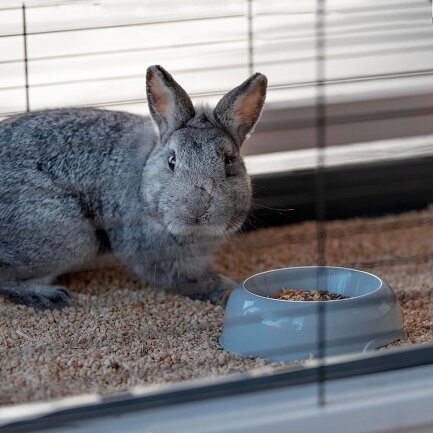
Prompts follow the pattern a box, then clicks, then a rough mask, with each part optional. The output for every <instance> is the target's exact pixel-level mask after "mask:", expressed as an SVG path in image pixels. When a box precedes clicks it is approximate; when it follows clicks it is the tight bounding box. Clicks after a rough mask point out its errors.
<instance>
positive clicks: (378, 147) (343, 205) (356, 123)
mask: <svg viewBox="0 0 433 433" xmlns="http://www.w3.org/2000/svg"><path fill="white" fill-rule="evenodd" d="M0 24H1V27H0V77H1V78H0V118H4V119H8V118H11V117H13V116H16V115H20V114H21V113H25V112H34V111H38V110H43V109H50V108H58V107H69V106H76V107H98V108H103V109H108V110H120V111H122V110H123V111H128V112H132V113H137V114H142V115H145V116H148V114H149V111H148V107H147V100H146V88H145V70H146V67H147V66H149V65H150V64H157V63H160V64H162V65H163V66H164V67H166V68H167V70H169V71H170V73H172V74H173V76H174V77H175V78H176V80H178V81H179V82H180V83H181V84H182V86H184V88H185V89H186V90H187V91H188V93H189V94H190V95H191V98H192V100H193V102H195V103H198V102H200V101H202V100H206V101H208V102H209V103H211V104H214V103H216V102H217V101H218V100H219V99H220V98H221V97H222V96H223V95H224V94H225V93H226V92H227V91H229V90H230V89H231V88H233V87H235V86H236V85H238V84H239V83H241V82H242V81H243V80H244V79H245V78H247V77H248V76H249V75H252V74H253V73H254V72H256V71H260V72H263V73H265V74H266V75H267V76H268V79H269V87H268V96H267V104H266V108H265V110H264V112H263V115H262V117H261V119H260V121H259V123H258V125H257V127H256V130H255V132H254V134H253V135H252V137H251V138H250V139H249V141H248V143H247V144H246V145H245V146H243V149H242V152H243V154H244V159H245V163H246V166H247V169H248V171H249V173H250V175H251V177H252V182H253V190H254V200H253V204H252V209H251V212H250V215H249V217H248V219H247V221H246V223H245V225H244V227H243V229H242V233H241V234H240V235H238V236H237V237H236V238H235V239H234V240H231V241H229V242H228V243H226V244H225V245H224V246H223V247H222V249H221V250H220V252H219V253H218V254H217V257H216V262H217V266H218V267H219V269H220V270H221V271H223V272H225V273H226V274H228V275H229V276H230V277H231V278H233V279H235V280H237V281H242V280H244V279H246V278H247V277H248V276H250V275H252V274H257V273H259V272H264V271H267V270H271V269H275V268H279V267H297V266H304V265H310V266H313V265H316V266H321V267H323V266H337V267H345V268H356V269H359V270H362V271H365V272H371V273H373V274H375V275H378V276H380V277H381V278H383V279H384V280H386V281H388V282H389V283H390V285H391V286H392V287H393V288H394V289H395V291H396V293H397V296H398V298H399V301H400V305H401V307H402V309H403V313H404V319H405V322H404V325H405V331H406V333H407V335H408V340H407V341H406V342H403V341H400V342H397V343H394V345H391V347H386V348H385V350H379V351H377V352H375V353H373V354H367V353H360V354H350V355H347V356H346V357H342V358H338V360H337V359H329V358H327V357H325V355H326V354H327V347H326V329H328V328H327V327H326V326H325V323H326V321H327V318H326V315H327V314H328V308H327V307H326V306H325V303H318V307H317V311H316V312H315V314H317V317H318V320H317V323H316V324H317V329H316V332H317V338H318V345H317V347H316V350H315V353H314V354H312V358H313V359H310V360H308V361H303V362H300V363H296V364H295V365H293V364H284V363H282V364H274V363H272V362H270V361H269V360H267V359H266V358H256V359H250V358H241V357H238V356H237V355H232V354H227V353H225V352H224V351H223V350H222V349H221V347H220V346H219V344H218V339H217V337H218V335H219V334H220V332H221V326H222V321H223V316H224V311H223V309H222V307H221V306H217V307H212V306H210V304H206V303H200V302H198V301H196V302H195V303H194V302H192V301H188V302H191V303H190V304H187V308H189V309H190V312H188V315H189V316H188V318H187V320H186V322H185V323H187V325H185V323H182V321H183V320H184V319H185V318H184V317H182V314H185V311H186V309H187V308H186V307H185V306H182V302H186V301H182V300H179V299H180V298H179V297H176V296H174V298H173V295H167V294H159V292H158V291H155V289H153V291H151V292H150V293H151V294H150V295H143V294H142V293H143V292H144V291H145V289H143V287H141V286H137V283H136V282H133V283H132V282H131V281H134V280H133V278H132V277H131V276H127V277H125V275H126V274H127V271H125V270H124V269H121V270H120V271H119V270H114V271H113V270H110V269H105V268H102V269H96V270H95V269H90V270H88V271H82V272H81V273H79V274H78V277H77V276H66V277H61V278H63V280H61V281H62V282H63V283H64V284H65V285H70V286H71V287H72V290H73V291H76V293H75V294H74V299H75V300H76V302H77V304H78V305H77V307H76V308H71V309H69V311H68V313H67V315H66V319H62V315H64V313H62V312H52V313H51V312H50V313H46V315H45V317H44V316H43V315H42V314H41V313H38V312H35V311H32V312H30V313H27V312H26V310H25V309H22V308H21V309H20V308H18V307H13V306H12V304H11V303H8V302H7V301H4V302H3V303H1V304H0V310H1V312H2V317H0V333H1V335H2V337H3V341H2V339H0V354H1V356H2V363H3V368H4V369H5V371H7V372H8V375H7V376H8V379H7V380H5V384H4V391H2V392H1V394H0V404H3V405H13V404H17V403H22V402H28V401H41V400H48V399H52V398H59V397H65V396H69V395H75V394H83V393H86V392H95V393H100V394H103V395H108V397H107V398H105V399H102V400H99V401H98V404H99V403H101V402H102V403H101V404H99V406H98V405H95V407H94V413H95V414H96V413H101V412H100V411H101V410H102V412H103V411H111V412H110V413H117V412H118V413H120V412H122V411H127V410H129V409H128V407H131V408H132V407H135V408H136V407H141V408H155V407H159V406H160V405H164V404H176V403H177V402H181V401H182V402H185V401H194V400H199V399H203V398H205V399H206V398H213V397H215V396H221V395H236V394H242V393H250V392H251V393H252V392H254V391H256V390H259V389H275V388H276V387H283V386H291V385H295V384H300V383H311V382H314V383H317V384H318V385H319V386H318V388H317V389H318V394H317V404H319V405H326V402H327V396H326V386H325V384H326V382H327V381H329V380H332V379H333V378H335V377H352V376H356V375H360V374H366V373H368V372H372V371H374V372H378V371H390V370H398V369H403V368H407V367H411V366H414V365H425V364H431V363H432V362H433V347H432V345H431V342H432V341H433V327H432V326H433V325H432V316H431V306H432V291H433V285H432V280H433V272H432V266H431V264H432V259H433V249H432V248H433V247H432V245H433V243H432V234H433V214H432V207H431V205H430V204H431V203H433V188H432V185H433V144H432V140H433V130H432V129H433V126H432V125H433V108H432V107H433V92H432V89H433V86H432V84H433V56H432V52H433V44H432V39H431V35H432V33H431V32H432V28H431V3H430V2H427V1H425V0H416V1H414V0H413V1H411V2H408V1H403V0H393V1H392V2H389V1H384V0H380V1H371V0H360V1H358V2H356V3H352V4H348V3H347V2H343V1H341V0H314V1H313V0H311V1H310V0H308V1H299V2H298V1H293V2H292V1H291V2H287V1H280V0H273V1H264V0H218V1H212V2H211V1H194V0H191V1H185V2H182V3H180V2H176V1H174V0H164V1H160V2H158V3H157V4H155V2H151V1H147V0H141V1H140V0H127V1H116V0H97V1H90V0H75V1H74V0H69V1H68V0H58V1H52V0H46V1H44V0H33V1H32V0H28V1H25V2H17V1H15V0H6V1H3V3H2V4H1V5H0ZM0 170H1V168H0ZM0 178H1V173H0ZM429 205H430V206H429ZM0 233H1V232H0ZM0 242H1V239H0ZM0 246H1V243H0ZM165 254H166V257H165V259H171V258H172V255H173V254H176V252H174V253H173V251H167V252H166V253H165ZM104 266H105V265H104ZM155 269H156V265H155ZM319 282H320V272H319V274H318V277H317V284H319ZM128 284H131V285H132V286H131V287H132V288H131V287H128V286H127V285H128ZM125 285H126V286H125ZM107 287H108V288H107ZM322 288H323V289H330V288H329V287H322ZM101 291H102V292H101ZM161 293H163V292H161ZM170 296H172V298H173V299H174V301H173V299H172V300H168V298H170ZM98 297H100V299H102V300H98ZM146 305H147V306H146ZM164 306H165V307H164ZM167 306H168V308H179V309H180V310H179V311H180V313H179V316H176V314H175V319H173V320H172V321H170V320H168V319H167V320H168V322H167V323H162V322H161V321H160V320H159V318H158V315H159V314H160V312H161V311H162V310H163V309H164V308H167ZM120 309H123V310H124V313H122V314H120V313H119V311H120ZM80 310H81V311H80ZM141 314H142V315H143V317H142V318H140V317H141V316H140V315H141ZM86 315H87V316H86ZM110 315H112V317H111V318H110ZM146 315H147V316H146ZM27 316H28V317H30V319H29V320H27V319H28V317H27ZM128 317H130V323H129V324H128V326H131V327H127V328H122V327H123V326H124V325H125V321H127V319H128ZM255 318H256V319H257V320H258V321H262V320H264V319H263V317H262V316H260V315H259V316H257V317H256V316H252V319H251V320H252V321H254V320H255ZM116 320H118V321H119V323H120V325H116ZM266 320H268V318H267V319H266ZM81 321H83V323H84V324H85V325H82V324H80V322H81ZM137 321H139V323H137ZM68 322H69V323H68ZM38 323H39V324H40V326H39V325H38ZM206 323H207V325H206ZM293 323H294V322H293ZM132 325H134V326H132ZM298 325H299V323H298ZM298 325H297V326H298ZM71 326H72V327H74V326H75V327H77V330H75V331H72V330H71ZM82 326H86V327H92V326H93V328H91V329H90V330H89V329H84V328H82ZM233 326H236V324H234V325H233ZM275 326H279V325H278V324H276V325H275ZM293 326H294V325H293ZM299 326H300V325H299ZM110 327H112V329H110ZM211 327H213V328H215V327H216V328H217V331H216V332H215V330H214V329H210V328H211ZM47 329H48V331H47ZM370 334H371V333H370ZM370 334H369V335H370ZM166 335H170V336H171V337H170V338H166V337H165V336H166ZM370 336H371V335H370ZM159 338H160V339H161V341H162V343H156V341H157V340H158V339H159ZM421 343H423V344H421ZM196 344H197V345H198V346H197V347H195V345H196ZM393 346H399V348H398V349H396V348H395V347H393ZM400 346H402V347H400ZM283 349H284V348H283ZM279 350H281V348H279ZM289 350H295V349H293V348H291V349H289ZM203 353H205V355H203ZM203 356H204V358H203ZM206 356H207V358H206ZM28 357H33V359H34V360H36V362H35V364H34V365H33V364H32V363H31V362H28V363H27V364H26V366H25V367H24V366H23V363H24V362H27V360H28V359H29V358H28ZM322 361H324V362H322ZM42 365H47V366H49V368H48V367H47V370H45V369H44V370H40V369H41V368H42V367H41V366H42ZM264 366H268V367H270V368H271V370H269V369H268V370H266V373H263V372H262V373H260V371H262V370H260V369H259V370H258V372H255V373H254V374H251V373H249V371H250V370H251V369H253V368H262V367H264ZM53 371H54V372H55V373H53ZM239 372H242V373H243V375H239V376H233V377H234V379H233V377H232V376H230V380H229V381H224V377H225V376H226V375H227V374H229V373H239ZM208 376H213V377H214V376H217V377H219V378H220V379H221V382H218V383H208V382H205V383H200V384H199V385H197V384H194V385H191V386H189V387H188V386H186V387H185V388H182V389H180V390H179V389H178V388H176V387H172V388H170V386H167V387H166V388H164V390H163V391H162V393H149V392H148V391H147V390H146V389H145V388H143V389H144V391H143V394H140V392H136V393H135V394H134V393H132V394H128V390H130V389H131V387H134V386H138V385H140V386H145V385H150V384H154V383H160V382H168V383H169V384H170V383H172V382H178V381H180V380H182V379H194V378H200V377H202V378H203V377H205V378H207V377H208ZM61 377H66V379H65V380H64V381H63V379H60V378H61ZM53 381H54V382H53ZM119 391H122V392H124V394H122V396H121V397H119V398H118V399H112V398H110V396H111V394H112V393H114V392H119ZM119 402H121V404H120V405H119ZM167 402H169V403H167ZM128 403H130V406H128ZM0 410H1V407H0ZM83 410H84V409H83V407H82V406H78V407H76V408H75V409H70V410H69V412H68V411H65V412H64V413H62V414H59V413H57V414H56V415H55V416H53V417H52V418H50V417H48V418H46V419H45V420H42V421H41V420H39V421H40V422H41V424H38V422H39V421H35V420H32V423H35V422H36V424H33V427H32V428H35V429H37V428H45V427H46V426H47V424H46V423H47V422H48V425H49V424H50V422H52V423H56V422H58V421H59V420H64V421H65V420H66V421H67V420H69V419H71V416H72V417H74V416H76V414H77V413H79V414H82V413H83ZM85 410H87V411H88V412H87V413H93V412H92V410H93V409H89V407H87V409H85ZM131 410H132V409H131ZM74 411H75V412H74ZM80 411H81V412H80ZM98 411H99V412H98ZM116 411H117V412H116ZM0 413H1V412H0ZM5 419H6V418H5ZM17 419H18V418H17ZM47 419H48V421H47ZM50 420H51V421H50ZM10 421H11V420H10V419H6V421H5V423H6V422H10ZM15 421H16V419H15ZM20 422H21V424H19V425H21V426H22V425H25V422H24V421H22V420H20ZM11 425H12V424H11ZM53 425H54V424H53ZM38 426H39V427H38ZM29 428H30V427H29Z"/></svg>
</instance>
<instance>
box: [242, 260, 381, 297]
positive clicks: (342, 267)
mask: <svg viewBox="0 0 433 433" xmlns="http://www.w3.org/2000/svg"><path fill="white" fill-rule="evenodd" d="M306 268H325V269H344V270H346V271H355V272H359V273H362V274H367V275H369V276H371V277H374V278H375V279H376V280H379V283H380V284H379V287H378V288H377V289H374V290H373V291H372V292H370V293H366V294H365V295H359V296H351V297H348V298H346V299H330V300H327V301H288V300H285V299H275V298H269V297H267V296H262V295H258V294H257V293H253V292H251V291H250V290H248V289H247V288H246V287H245V283H246V282H247V281H249V280H251V279H252V278H254V277H257V276H259V275H263V274H267V273H270V272H277V271H283V270H287V269H306ZM384 284H385V282H384V281H383V280H382V278H380V277H378V276H377V275H374V274H372V273H371V272H367V271H361V270H360V269H354V268H347V267H344V266H329V265H325V266H320V265H312V266H292V267H285V268H276V269H270V270H268V271H263V272H258V273H257V274H254V275H251V276H249V277H248V278H246V279H245V280H244V281H242V288H243V290H245V291H246V292H247V293H249V294H250V295H252V296H257V297H258V298H261V299H266V300H267V301H271V302H272V301H276V302H285V303H286V304H287V303H289V304H314V303H315V304H318V303H321V302H323V303H329V302H344V301H346V302H347V301H352V302H353V301H355V300H356V299H359V298H364V297H366V296H371V295H373V294H374V293H376V292H377V291H378V290H380V289H381V288H382V287H383V286H384ZM330 293H332V292H330ZM355 302H356V301H355Z"/></svg>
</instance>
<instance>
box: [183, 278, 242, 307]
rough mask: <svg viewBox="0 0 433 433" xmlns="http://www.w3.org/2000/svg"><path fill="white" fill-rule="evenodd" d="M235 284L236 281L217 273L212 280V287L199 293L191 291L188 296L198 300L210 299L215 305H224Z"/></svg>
mask: <svg viewBox="0 0 433 433" xmlns="http://www.w3.org/2000/svg"><path fill="white" fill-rule="evenodd" d="M235 286H236V283H235V282H234V281H232V280H230V279H229V278H226V277H224V276H222V275H218V277H217V278H215V279H214V280H213V281H212V287H211V288H209V290H207V291H205V292H200V293H192V294H189V295H188V297H189V298H191V299H194V300H199V301H210V302H211V303H212V304H215V305H225V304H226V303H227V299H228V297H229V295H230V293H231V292H232V290H233V289H234V288H235Z"/></svg>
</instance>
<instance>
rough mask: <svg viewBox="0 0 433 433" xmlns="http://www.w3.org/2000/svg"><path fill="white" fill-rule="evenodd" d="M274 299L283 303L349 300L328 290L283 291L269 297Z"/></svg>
mask: <svg viewBox="0 0 433 433" xmlns="http://www.w3.org/2000/svg"><path fill="white" fill-rule="evenodd" d="M269 297H270V298H272V299H279V300H281V301H337V300H340V299H347V298H349V296H344V295H341V294H340V293H332V292H328V291H327V290H300V289H298V290H293V289H283V290H282V291H281V292H278V293H277V294H275V295H272V296H269Z"/></svg>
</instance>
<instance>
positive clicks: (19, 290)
mask: <svg viewBox="0 0 433 433" xmlns="http://www.w3.org/2000/svg"><path fill="white" fill-rule="evenodd" d="M150 77H153V79H155V77H156V79H158V80H159V82H158V83H157V86H156V87H155V86H153V85H152V83H151V82H150ZM257 77H258V75H257V74H256V75H255V76H253V77H251V78H250V80H253V81H254V80H256V81H257ZM260 77H263V76H261V75H260ZM147 78H148V81H147V91H148V95H149V107H150V111H151V115H152V119H153V121H154V125H152V122H151V121H150V119H147V118H143V117H141V116H137V115H133V114H129V113H121V112H113V111H105V110H97V109H89V108H70V109H58V110H47V111H41V112H35V113H30V114H23V115H19V116H16V117H12V118H9V119H7V120H5V121H3V122H1V123H0V167H1V169H0V293H3V294H4V295H6V296H8V297H10V298H11V299H12V300H14V301H16V302H20V303H23V304H26V305H30V306H33V307H37V308H54V307H63V306H65V305H69V304H70V302H71V299H70V296H69V294H68V292H67V291H66V289H63V288H60V287H58V286H51V285H49V282H50V280H51V276H53V275H59V274H62V273H65V272H69V271H74V270H78V269H83V268H88V267H92V266H95V265H94V264H95V263H101V260H102V262H103V261H104V258H106V257H109V255H110V254H114V255H115V256H117V257H118V258H120V259H121V260H122V261H123V262H124V263H125V264H126V265H128V266H130V267H131V268H132V269H133V270H134V271H135V273H136V275H137V276H138V277H139V278H140V279H142V280H144V281H147V282H148V283H150V284H153V285H156V286H158V287H165V288H170V289H173V290H176V291H178V292H180V293H182V294H186V295H192V294H195V296H196V297H199V298H204V297H208V298H210V299H212V300H213V301H216V300H217V299H218V297H219V295H220V293H221V292H222V291H224V290H225V289H226V288H227V287H228V286H229V285H231V284H232V283H231V282H230V281H229V280H227V279H226V278H225V277H222V276H220V275H218V274H217V273H216V272H215V271H214V270H213V269H212V254H213V252H214V250H215V248H216V247H217V246H218V242H219V241H220V240H221V239H224V238H226V237H227V236H228V235H229V234H231V233H234V232H235V231H236V230H237V229H238V228H239V227H240V226H241V225H242V223H243V221H244V220H245V217H246V215H247V212H248V210H249V207H250V203H251V187H250V182H249V178H248V176H247V173H246V170H245V166H244V163H243V161H242V158H241V157H240V155H239V147H240V144H241V143H240V141H239V139H238V138H239V137H238V138H236V140H235V139H234V138H233V136H232V134H231V133H230V131H228V129H227V128H226V126H225V125H223V124H222V122H221V114H220V115H219V118H218V117H217V116H216V112H215V113H214V112H212V111H211V110H210V109H208V108H203V107H198V108H196V109H194V107H193V106H192V103H191V100H190V99H189V97H188V96H187V94H186V93H185V91H184V90H183V89H182V88H181V87H180V86H179V85H178V84H177V83H176V82H175V81H174V79H173V78H172V77H171V75H170V74H168V72H166V71H165V70H164V69H163V68H161V67H159V66H153V67H151V68H149V70H148V74H147ZM247 81H248V80H247ZM242 86H244V87H243V88H242ZM247 87H248V86H247ZM244 88H245V83H243V84H242V85H241V86H239V88H237V89H238V91H237V92H238V94H239V92H243V91H244V90H243V89H244ZM155 89H156V90H155ZM161 89H162V90H163V95H162V96H163V97H165V98H167V100H166V101H164V103H160V102H161V99H160V98H161V95H158V94H154V93H153V92H158V91H161ZM235 90H236V89H235ZM260 91H261V92H262V93H263V97H262V99H261V102H260V106H259V107H257V110H258V112H259V113H260V111H261V109H262V105H263V102H264V97H265V96H264V94H265V91H266V87H264V88H263V89H262V88H261V90H260ZM232 92H233V91H232ZM232 92H231V93H232ZM228 95H230V93H229V94H228ZM231 98H232V97H231ZM223 99H224V98H223ZM155 101H156V102H158V101H159V103H155ZM224 104H225V107H227V108H226V109H227V110H229V109H230V106H229V105H230V104H229V103H228V102H227V101H226V102H225V103H224ZM166 107H169V108H168V110H169V111H165V112H164V111H161V108H166ZM170 110H171V111H170ZM168 114H170V116H168ZM257 118H258V116H257ZM257 118H256V119H255V121H257ZM225 119H226V121H228V120H229V116H226V118H225ZM255 121H253V122H251V125H250V127H249V130H251V129H252V128H253V126H254V123H255ZM153 126H156V128H157V133H155V129H154V127H153ZM247 129H248V128H247V127H243V131H245V130H247ZM245 136H246V134H245ZM172 152H175V153H176V165H175V169H174V171H173V172H172V171H171V169H170V168H169V166H168V159H169V157H170V155H171V154H172ZM227 154H229V155H231V156H232V157H233V162H232V163H231V164H229V165H227V166H226V165H225V162H224V158H225V155H227ZM199 291H204V292H205V293H206V294H203V293H202V294H200V293H199V294H197V292H199ZM192 296H193V295H192Z"/></svg>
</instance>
